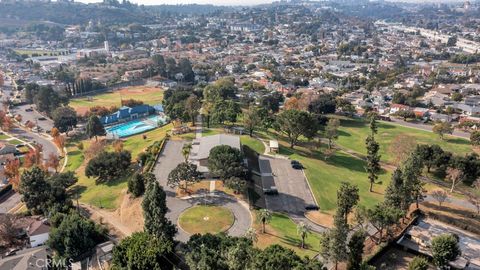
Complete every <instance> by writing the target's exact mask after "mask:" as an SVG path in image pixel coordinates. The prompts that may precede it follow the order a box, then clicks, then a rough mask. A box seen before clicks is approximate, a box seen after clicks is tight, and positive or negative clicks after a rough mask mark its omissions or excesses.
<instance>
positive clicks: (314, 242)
mask: <svg viewBox="0 0 480 270" xmlns="http://www.w3.org/2000/svg"><path fill="white" fill-rule="evenodd" d="M255 227H256V229H257V233H258V242H257V243H256V246H257V247H259V248H262V249H263V248H266V247H268V246H269V245H272V244H279V245H281V246H284V247H286V248H289V249H292V250H293V251H295V253H297V254H298V255H300V256H309V257H310V258H313V257H314V256H315V255H317V254H318V252H319V248H320V235H319V234H317V233H314V232H311V233H309V234H308V235H307V237H306V239H305V246H306V248H305V249H302V248H301V243H302V242H301V238H300V236H298V234H297V225H296V224H295V223H294V222H293V221H292V220H291V219H290V218H289V217H288V216H286V215H283V214H280V213H273V214H272V220H271V221H270V223H268V224H267V228H266V232H265V234H262V232H261V223H260V222H259V221H258V220H257V221H256V224H255Z"/></svg>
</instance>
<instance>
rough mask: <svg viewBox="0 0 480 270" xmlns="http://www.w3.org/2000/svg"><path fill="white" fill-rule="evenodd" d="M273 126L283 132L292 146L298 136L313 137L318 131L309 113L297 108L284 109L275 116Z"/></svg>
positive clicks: (291, 146)
mask: <svg viewBox="0 0 480 270" xmlns="http://www.w3.org/2000/svg"><path fill="white" fill-rule="evenodd" d="M275 128H276V129H277V130H278V131H279V132H281V133H283V134H285V135H286V136H287V137H288V140H289V142H290V148H294V147H295V145H297V143H298V139H299V137H300V136H304V137H306V138H313V137H314V136H315V134H316V132H317V131H318V125H317V123H316V122H315V119H314V118H313V116H312V115H311V114H309V113H308V112H304V111H299V110H286V111H282V112H281V113H279V114H278V115H277V117H276V123H275Z"/></svg>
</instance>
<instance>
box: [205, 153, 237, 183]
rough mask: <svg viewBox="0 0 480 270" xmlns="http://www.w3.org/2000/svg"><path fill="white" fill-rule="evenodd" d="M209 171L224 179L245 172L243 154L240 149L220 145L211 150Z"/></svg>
mask: <svg viewBox="0 0 480 270" xmlns="http://www.w3.org/2000/svg"><path fill="white" fill-rule="evenodd" d="M208 169H209V171H210V172H211V173H212V174H213V175H216V176H218V177H220V178H221V179H222V180H226V179H228V178H231V177H234V176H236V177H239V176H242V175H243V174H244V171H245V168H244V166H243V156H242V153H241V152H240V150H238V149H236V148H233V147H231V146H228V145H218V146H215V147H213V148H212V149H211V150H210V155H209V157H208Z"/></svg>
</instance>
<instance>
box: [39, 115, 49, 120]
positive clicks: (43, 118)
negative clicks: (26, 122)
mask: <svg viewBox="0 0 480 270" xmlns="http://www.w3.org/2000/svg"><path fill="white" fill-rule="evenodd" d="M38 120H40V121H45V120H47V118H45V117H43V116H42V117H39V118H38Z"/></svg>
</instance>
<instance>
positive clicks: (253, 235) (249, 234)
mask: <svg viewBox="0 0 480 270" xmlns="http://www.w3.org/2000/svg"><path fill="white" fill-rule="evenodd" d="M244 237H245V238H247V239H248V240H250V241H252V242H253V243H256V242H257V241H258V235H257V230H255V228H248V230H247V231H246V232H245V235H244Z"/></svg>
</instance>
